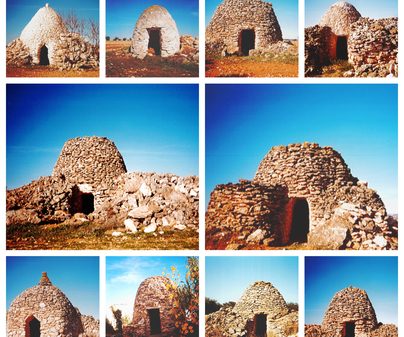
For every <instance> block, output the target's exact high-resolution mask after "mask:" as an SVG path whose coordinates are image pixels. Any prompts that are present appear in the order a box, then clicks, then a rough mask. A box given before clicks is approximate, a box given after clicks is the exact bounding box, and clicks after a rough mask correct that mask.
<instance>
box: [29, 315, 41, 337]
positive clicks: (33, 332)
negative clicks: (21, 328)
mask: <svg viewBox="0 0 404 337" xmlns="http://www.w3.org/2000/svg"><path fill="white" fill-rule="evenodd" d="M40 336H41V323H40V322H39V321H38V320H37V319H36V318H35V317H34V316H33V315H31V316H29V317H28V318H27V320H26V321H25V337H40Z"/></svg>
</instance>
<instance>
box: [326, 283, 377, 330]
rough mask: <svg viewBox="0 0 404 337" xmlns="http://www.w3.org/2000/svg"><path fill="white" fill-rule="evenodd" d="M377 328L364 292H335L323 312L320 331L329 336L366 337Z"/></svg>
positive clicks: (352, 288) (344, 290)
mask: <svg viewBox="0 0 404 337" xmlns="http://www.w3.org/2000/svg"><path fill="white" fill-rule="evenodd" d="M377 327H378V324H377V318H376V313H375V310H374V308H373V306H372V303H371V302H370V300H369V297H368V295H367V294H366V291H365V290H362V289H358V288H356V287H349V288H345V289H343V290H341V291H339V292H337V293H336V294H335V295H334V297H333V299H332V300H331V303H330V304H329V305H328V308H327V310H326V312H325V315H324V318H323V322H322V324H321V330H322V331H323V332H324V333H326V334H327V335H329V336H331V335H332V336H341V337H354V336H367V335H368V334H369V333H370V332H371V331H372V330H374V329H376V328H377Z"/></svg>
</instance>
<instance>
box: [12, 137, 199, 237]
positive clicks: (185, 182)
mask: <svg viewBox="0 0 404 337" xmlns="http://www.w3.org/2000/svg"><path fill="white" fill-rule="evenodd" d="M6 198H7V201H6V202H7V214H6V217H7V224H8V225H10V224H15V223H27V222H29V223H36V224H40V223H60V222H65V221H67V222H77V221H79V222H80V221H88V220H91V221H95V222H103V223H105V222H106V221H113V222H115V223H118V224H119V223H120V224H121V225H124V226H125V227H126V228H127V230H128V231H132V232H136V231H137V230H140V229H143V230H145V231H150V232H151V231H156V230H157V229H158V228H160V229H178V230H197V229H198V224H199V219H198V217H199V179H198V177H196V176H188V177H179V176H176V175H174V174H171V173H167V174H157V173H155V172H149V173H142V172H131V173H126V167H125V163H124V161H123V159H122V156H121V154H120V153H119V152H118V150H117V149H116V147H115V145H114V143H113V142H111V141H109V140H107V139H106V138H103V137H102V138H99V137H91V138H89V137H84V138H76V139H71V140H69V141H67V142H66V144H65V146H64V147H63V150H62V152H61V154H60V157H59V159H58V161H57V163H56V165H55V168H54V170H53V175H52V176H48V177H40V178H39V179H38V180H36V181H32V182H31V183H30V184H28V185H24V186H22V187H19V188H17V189H14V190H8V191H7V196H6ZM86 200H89V201H87V202H86ZM87 203H89V204H90V206H88V205H86V204H87ZM86 209H87V211H86Z"/></svg>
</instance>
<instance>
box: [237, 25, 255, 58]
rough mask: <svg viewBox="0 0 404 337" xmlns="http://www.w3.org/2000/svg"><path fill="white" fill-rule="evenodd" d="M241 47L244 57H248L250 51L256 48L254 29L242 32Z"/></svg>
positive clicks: (240, 37)
mask: <svg viewBox="0 0 404 337" xmlns="http://www.w3.org/2000/svg"><path fill="white" fill-rule="evenodd" d="M239 46H240V52H241V53H242V54H243V55H248V54H249V52H250V50H251V49H254V48H255V32H254V29H244V30H242V31H241V32H240V36H239Z"/></svg>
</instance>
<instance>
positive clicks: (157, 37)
mask: <svg viewBox="0 0 404 337" xmlns="http://www.w3.org/2000/svg"><path fill="white" fill-rule="evenodd" d="M149 48H153V49H154V51H155V53H156V55H161V56H163V57H167V56H170V55H174V54H175V53H176V52H177V51H179V50H180V35H179V33H178V29H177V25H176V24H175V21H174V19H173V18H172V17H171V15H170V13H168V11H167V9H165V8H164V7H161V6H157V5H154V6H151V7H149V8H147V9H146V10H145V11H144V12H143V13H142V15H140V17H139V19H138V20H137V22H136V26H135V29H134V31H133V36H132V43H131V46H130V51H131V53H132V54H133V56H134V57H137V58H140V59H143V58H144V57H145V56H146V54H147V50H148V49H149Z"/></svg>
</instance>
